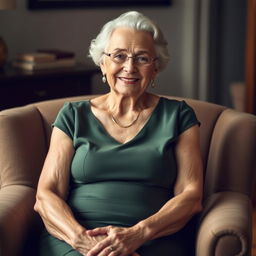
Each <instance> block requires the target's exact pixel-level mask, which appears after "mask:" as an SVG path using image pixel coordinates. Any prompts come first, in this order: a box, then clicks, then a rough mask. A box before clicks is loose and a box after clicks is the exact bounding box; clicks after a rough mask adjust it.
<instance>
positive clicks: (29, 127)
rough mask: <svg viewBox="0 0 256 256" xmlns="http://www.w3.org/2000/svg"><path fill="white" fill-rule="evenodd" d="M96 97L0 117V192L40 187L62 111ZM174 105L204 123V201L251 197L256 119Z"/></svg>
mask: <svg viewBox="0 0 256 256" xmlns="http://www.w3.org/2000/svg"><path fill="white" fill-rule="evenodd" d="M93 97H95V96H94V95H90V96H79V97H70V98H64V99H56V100H50V101H44V102H38V103H34V104H30V105H27V106H24V107H19V108H13V109H9V110H4V111H2V112H0V156H1V160H0V188H1V186H5V185H8V184H10V183H11V184H16V183H22V184H26V185H29V186H33V187H36V185H37V180H38V177H39V174H40V171H41V168H42V164H43V160H44V158H45V156H46V153H47V149H48V146H49V141H50V136H51V124H52V123H53V121H54V119H55V117H56V115H57V113H58V111H59V110H60V108H61V107H62V106H63V104H64V102H67V101H80V100H87V99H90V98H93ZM165 97H168V98H174V97H169V96H165ZM175 99H178V100H185V101H186V102H187V103H188V104H189V105H190V106H191V107H192V108H193V109H194V110H195V112H196V114H197V117H198V119H199V121H200V122H201V127H200V131H201V138H200V139H201V141H200V143H201V151H202V157H203V163H204V167H205V168H204V169H205V196H206V197H208V196H209V195H210V194H212V193H214V192H219V191H224V190H226V191H237V192H242V193H245V194H247V195H249V196H251V191H252V177H253V174H254V172H255V163H256V162H255V157H254V155H255V152H256V117H255V116H254V115H250V114H246V113H241V112H237V111H234V110H232V109H228V108H226V107H223V106H220V105H216V104H212V103H207V102H203V101H198V100H193V99H185V98H176V97H175ZM6 151H8V152H9V154H6ZM17 170H19V172H17Z"/></svg>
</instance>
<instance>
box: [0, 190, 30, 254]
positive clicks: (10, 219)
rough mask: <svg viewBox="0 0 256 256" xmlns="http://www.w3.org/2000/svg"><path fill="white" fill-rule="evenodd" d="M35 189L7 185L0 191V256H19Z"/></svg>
mask: <svg viewBox="0 0 256 256" xmlns="http://www.w3.org/2000/svg"><path fill="white" fill-rule="evenodd" d="M34 202H35V189H33V188H31V187H28V186H23V185H9V186H6V187H3V188H1V189H0V255H10V256H14V255H20V252H21V250H22V247H23V245H24V244H23V242H24V240H25V239H26V235H27V234H26V233H27V231H28V230H29V228H30V224H31V219H32V217H33V214H34V211H33V205H34Z"/></svg>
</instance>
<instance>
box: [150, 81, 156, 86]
mask: <svg viewBox="0 0 256 256" xmlns="http://www.w3.org/2000/svg"><path fill="white" fill-rule="evenodd" d="M150 86H151V87H152V88H155V80H151V83H150Z"/></svg>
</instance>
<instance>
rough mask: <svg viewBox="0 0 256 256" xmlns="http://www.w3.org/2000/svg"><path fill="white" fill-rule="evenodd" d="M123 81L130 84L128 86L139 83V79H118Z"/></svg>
mask: <svg viewBox="0 0 256 256" xmlns="http://www.w3.org/2000/svg"><path fill="white" fill-rule="evenodd" d="M118 78H119V79H120V80H121V81H123V82H125V83H128V84H134V83H136V82H137V81H139V78H128V77H118Z"/></svg>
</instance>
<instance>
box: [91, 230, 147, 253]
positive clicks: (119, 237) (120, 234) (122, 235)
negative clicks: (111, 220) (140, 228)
mask: <svg viewBox="0 0 256 256" xmlns="http://www.w3.org/2000/svg"><path fill="white" fill-rule="evenodd" d="M86 234H87V235H89V236H90V237H97V236H105V238H104V239H102V240H100V241H99V242H98V243H97V244H96V245H95V246H94V247H93V248H92V249H90V250H89V251H88V253H87V254H86V256H140V255H139V254H138V253H136V252H135V251H136V250H137V249H138V248H139V247H140V246H141V245H142V244H143V243H144V241H143V239H142V236H141V234H140V233H139V232H137V231H136V230H134V229H133V228H123V227H114V226H106V227H101V228H95V229H93V230H87V231H86Z"/></svg>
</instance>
